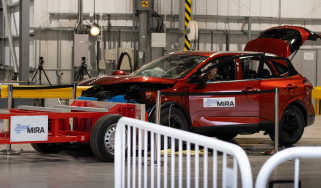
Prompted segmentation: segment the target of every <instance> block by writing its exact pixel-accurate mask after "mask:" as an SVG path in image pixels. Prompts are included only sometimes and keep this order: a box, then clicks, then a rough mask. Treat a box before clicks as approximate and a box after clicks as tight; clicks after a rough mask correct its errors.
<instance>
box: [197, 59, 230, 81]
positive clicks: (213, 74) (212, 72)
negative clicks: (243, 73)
mask: <svg viewBox="0 0 321 188" xmlns="http://www.w3.org/2000/svg"><path fill="white" fill-rule="evenodd" d="M235 75H236V74H235V62H234V61H233V58H232V57H220V58H217V59H214V60H212V61H210V62H209V63H207V64H206V65H205V66H204V67H202V68H201V76H202V77H203V78H205V79H206V81H208V82H213V81H228V80H235Z"/></svg>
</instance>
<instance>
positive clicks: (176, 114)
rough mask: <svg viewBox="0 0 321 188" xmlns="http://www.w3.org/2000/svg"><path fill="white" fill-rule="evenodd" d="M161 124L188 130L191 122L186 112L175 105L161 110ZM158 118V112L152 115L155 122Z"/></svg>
mask: <svg viewBox="0 0 321 188" xmlns="http://www.w3.org/2000/svg"><path fill="white" fill-rule="evenodd" d="M160 116H161V117H160V124H161V125H164V126H167V127H172V128H176V129H181V130H185V131H188V130H189V123H188V120H187V118H186V117H185V114H184V113H183V112H182V111H181V110H180V109H178V108H175V107H166V108H164V109H162V110H161V115H160ZM155 119H156V112H154V113H153V115H152V117H151V119H150V120H151V121H152V122H155Z"/></svg>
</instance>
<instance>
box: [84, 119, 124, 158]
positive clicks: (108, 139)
mask: <svg viewBox="0 0 321 188" xmlns="http://www.w3.org/2000/svg"><path fill="white" fill-rule="evenodd" d="M120 117H121V116H120V115H115V114H110V115H107V116H103V117H101V118H100V119H99V120H97V122H96V123H95V125H94V127H93V128H92V130H91V133H90V148H91V150H92V152H93V153H94V155H95V156H96V157H97V158H98V159H99V160H101V161H105V162H112V161H114V151H115V145H114V143H115V132H116V124H117V122H118V120H119V119H120Z"/></svg>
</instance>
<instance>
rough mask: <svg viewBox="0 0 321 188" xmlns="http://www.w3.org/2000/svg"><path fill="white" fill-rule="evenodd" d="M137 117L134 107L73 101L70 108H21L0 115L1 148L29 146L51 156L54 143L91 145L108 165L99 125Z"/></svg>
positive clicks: (131, 105) (64, 106)
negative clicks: (120, 118)
mask: <svg viewBox="0 0 321 188" xmlns="http://www.w3.org/2000/svg"><path fill="white" fill-rule="evenodd" d="M95 103H96V104H97V103H99V104H103V105H104V106H105V108H104V107H95V106H94V105H95ZM91 106H94V107H91ZM136 114H137V110H136V105H135V104H119V103H107V102H97V101H77V100H75V101H74V102H73V104H72V105H71V106H66V105H58V106H55V107H36V106H20V107H18V108H17V109H10V110H9V112H8V113H1V114H0V123H1V124H0V128H1V131H0V132H1V133H0V144H22V143H31V144H33V146H36V147H34V148H35V149H36V150H38V151H40V152H43V153H50V152H53V151H56V150H52V151H50V147H51V146H53V145H55V144H53V143H56V144H58V143H65V142H77V143H90V144H91V149H92V150H94V151H96V152H94V154H95V155H96V156H97V155H98V158H99V159H101V160H104V161H110V160H112V159H110V157H108V156H105V155H104V154H102V151H104V148H102V147H104V144H103V142H104V140H103V138H101V136H100V137H99V138H98V136H97V135H98V134H96V133H97V132H100V131H106V130H102V129H101V128H102V127H103V126H101V125H102V124H104V123H105V122H104V121H108V117H111V116H119V117H120V116H126V117H131V118H137V117H136ZM139 115H141V114H139ZM102 119H103V120H102ZM102 121H103V122H102ZM97 124H98V125H97ZM93 130H94V131H93ZM93 132H95V133H93ZM98 142H102V143H101V144H99V143H98ZM92 143H94V144H92ZM97 143H98V144H97ZM93 147H95V148H93ZM55 148H56V147H55Z"/></svg>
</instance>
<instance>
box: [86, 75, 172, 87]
mask: <svg viewBox="0 0 321 188" xmlns="http://www.w3.org/2000/svg"><path fill="white" fill-rule="evenodd" d="M131 83H133V84H139V83H142V84H157V85H158V84H161V85H173V84H175V83H176V79H169V78H156V77H147V76H143V77H134V76H130V75H125V76H102V77H98V78H93V79H90V80H87V81H84V82H82V83H80V85H116V84H117V85H119V84H131Z"/></svg>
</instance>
